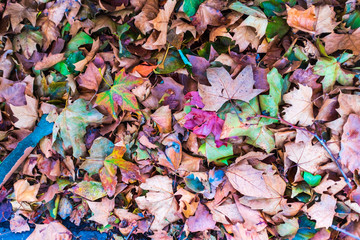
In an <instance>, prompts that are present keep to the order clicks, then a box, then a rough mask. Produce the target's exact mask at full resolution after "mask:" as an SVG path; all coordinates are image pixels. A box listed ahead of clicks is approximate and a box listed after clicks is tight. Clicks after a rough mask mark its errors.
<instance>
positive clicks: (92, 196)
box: [72, 181, 106, 201]
mask: <svg viewBox="0 0 360 240" xmlns="http://www.w3.org/2000/svg"><path fill="white" fill-rule="evenodd" d="M72 191H73V192H74V193H75V194H77V195H79V196H81V197H84V198H86V199H88V200H90V201H95V200H98V199H100V198H102V197H105V196H106V191H105V190H104V188H103V186H102V184H101V182H95V181H89V182H87V181H82V182H79V183H78V184H76V185H75V186H74V187H72Z"/></svg>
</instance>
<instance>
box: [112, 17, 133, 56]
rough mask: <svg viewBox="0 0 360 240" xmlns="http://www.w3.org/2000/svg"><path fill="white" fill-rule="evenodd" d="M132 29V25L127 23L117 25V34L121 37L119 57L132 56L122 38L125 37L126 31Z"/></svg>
mask: <svg viewBox="0 0 360 240" xmlns="http://www.w3.org/2000/svg"><path fill="white" fill-rule="evenodd" d="M129 29H130V25H129V24H127V23H125V24H122V25H118V26H117V27H116V32H117V36H118V38H119V57H131V53H130V52H129V51H128V50H127V49H126V47H124V46H123V45H122V43H121V40H123V38H124V37H125V32H127V31H128V30H129Z"/></svg>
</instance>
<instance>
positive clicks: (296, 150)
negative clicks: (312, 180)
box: [285, 142, 329, 174]
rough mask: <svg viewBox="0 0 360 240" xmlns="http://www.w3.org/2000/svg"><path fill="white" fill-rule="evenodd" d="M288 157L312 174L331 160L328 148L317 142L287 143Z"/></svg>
mask: <svg viewBox="0 0 360 240" xmlns="http://www.w3.org/2000/svg"><path fill="white" fill-rule="evenodd" d="M285 150H286V154H287V157H288V158H289V159H290V160H291V161H292V162H294V163H296V164H297V166H298V167H299V168H301V169H302V170H304V171H307V172H310V173H312V174H314V173H316V172H317V171H318V168H319V166H320V165H322V164H323V163H325V162H327V161H328V160H329V158H328V156H327V153H326V150H325V149H324V148H323V147H322V146H321V145H320V143H317V144H315V145H312V144H311V142H306V143H304V142H298V143H294V142H289V143H287V144H285Z"/></svg>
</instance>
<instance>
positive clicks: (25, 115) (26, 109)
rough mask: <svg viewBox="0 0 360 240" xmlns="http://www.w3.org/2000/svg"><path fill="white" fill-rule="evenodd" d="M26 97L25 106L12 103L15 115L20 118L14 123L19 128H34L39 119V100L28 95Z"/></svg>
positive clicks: (11, 106)
mask: <svg viewBox="0 0 360 240" xmlns="http://www.w3.org/2000/svg"><path fill="white" fill-rule="evenodd" d="M25 98H26V105H24V106H14V105H11V104H10V108H11V111H12V112H13V114H14V117H16V118H17V119H18V121H17V122H15V123H14V126H15V127H17V128H25V129H32V128H33V127H34V126H35V122H36V120H37V119H38V112H37V111H38V101H37V100H36V99H35V98H32V97H29V96H27V95H26V96H25Z"/></svg>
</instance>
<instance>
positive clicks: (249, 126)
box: [220, 98, 275, 152]
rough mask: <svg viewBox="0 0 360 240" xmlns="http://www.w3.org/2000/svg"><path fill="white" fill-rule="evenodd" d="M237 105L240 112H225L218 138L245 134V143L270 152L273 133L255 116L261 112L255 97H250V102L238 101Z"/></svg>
mask: <svg viewBox="0 0 360 240" xmlns="http://www.w3.org/2000/svg"><path fill="white" fill-rule="evenodd" d="M238 106H239V108H240V109H241V113H239V114H238V113H227V114H226V117H225V123H224V126H223V129H222V132H221V136H220V139H224V138H229V137H234V136H246V137H248V138H247V139H246V142H247V143H249V144H251V145H254V146H256V147H260V148H262V149H264V150H265V151H266V152H271V151H272V150H273V149H274V148H275V140H274V134H273V133H272V132H271V131H270V130H269V129H267V128H266V126H264V124H263V123H262V122H261V121H259V119H258V118H255V117H256V116H257V115H258V114H260V113H261V112H260V107H259V101H258V100H257V98H254V99H252V100H251V101H250V103H245V102H243V103H240V104H238ZM252 117H254V118H252Z"/></svg>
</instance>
